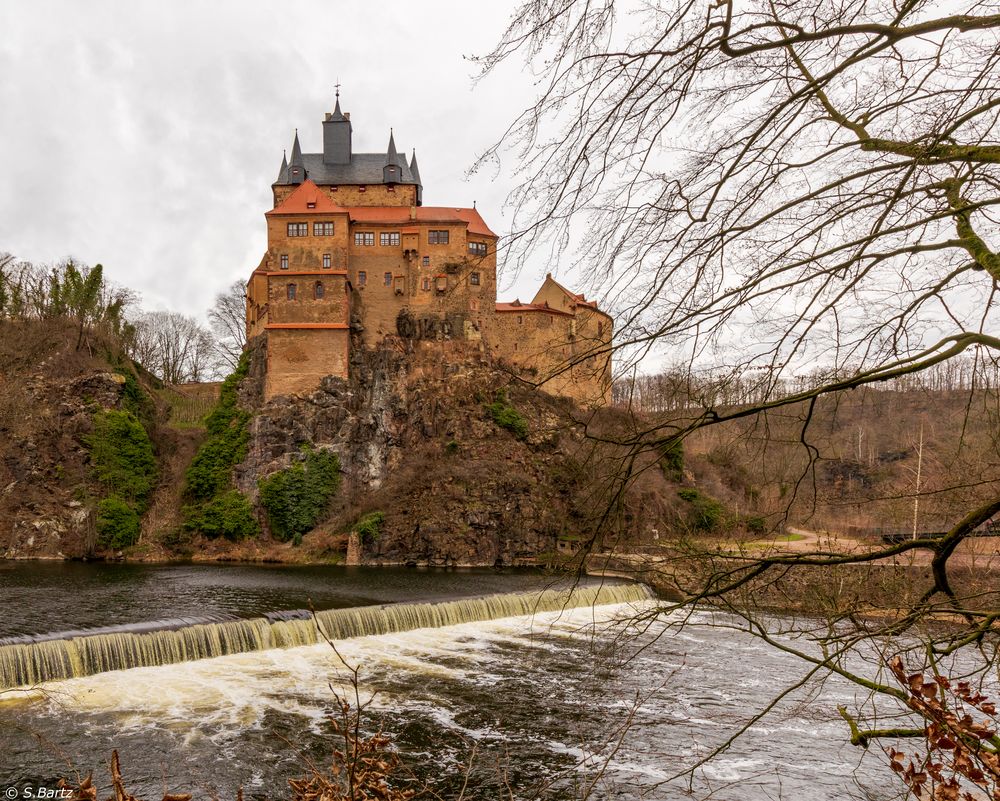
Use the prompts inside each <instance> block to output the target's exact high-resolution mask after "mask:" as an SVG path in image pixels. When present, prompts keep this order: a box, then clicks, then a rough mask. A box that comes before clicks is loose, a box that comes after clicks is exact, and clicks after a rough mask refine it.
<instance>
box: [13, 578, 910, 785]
mask: <svg viewBox="0 0 1000 801" xmlns="http://www.w3.org/2000/svg"><path fill="white" fill-rule="evenodd" d="M551 582H552V579H551V577H547V576H545V575H543V574H539V573H533V572H495V571H448V572H445V571H413V570H398V571H396V570H345V569H342V568H284V567H283V568H271V567H257V566H254V567H245V566H131V565H130V566H116V565H79V564H77V565H63V564H57V565H37V564H13V565H12V564H2V563H0V637H6V638H12V637H21V636H23V635H29V634H30V635H39V634H42V635H45V634H49V633H53V632H65V631H79V630H90V629H100V628H106V627H114V626H122V625H132V624H137V623H142V622H145V621H153V620H158V621H171V620H172V621H178V620H188V619H191V620H203V619H221V620H227V619H232V618H234V617H236V618H238V617H252V616H259V615H263V614H269V613H275V612H282V611H285V610H291V609H302V608H306V607H308V606H309V604H310V602H311V603H312V604H313V605H314V606H315V607H316V608H317V609H320V608H335V607H345V606H362V605H370V604H378V603H387V602H390V603H391V602H400V601H411V600H418V599H419V600H443V599H455V598H462V597H467V596H478V595H483V594H488V593H498V592H523V591H525V590H528V589H534V588H538V589H541V588H542V587H544V586H549V585H550V584H551ZM651 608H652V602H650V601H642V602H637V603H632V604H608V605H601V606H596V607H584V608H577V609H568V610H563V611H557V612H544V613H539V614H536V615H532V616H519V617H509V618H503V619H499V620H490V621H485V622H483V621H478V622H470V623H463V624H460V625H451V626H443V627H440V628H424V629H417V630H413V631H405V632H397V633H393V634H385V635H377V636H368V637H358V638H354V639H350V640H343V641H341V642H338V643H337V649H338V651H339V652H340V654H341V656H342V657H343V658H344V659H346V660H347V661H348V662H351V663H354V664H356V665H359V666H360V668H361V677H362V678H361V684H362V690H363V692H364V693H365V695H366V697H367V696H368V695H371V694H372V693H375V694H376V695H375V698H374V701H373V702H372V705H371V707H370V709H369V716H368V718H367V719H366V720H367V724H368V725H369V727H375V726H378V725H382V726H383V727H384V729H385V731H386V732H388V733H389V734H390V735H391V736H392V737H393V739H394V741H395V743H396V745H397V746H398V748H399V750H400V752H401V753H402V754H403V756H404V759H405V761H406V763H407V765H409V766H410V767H411V769H412V771H413V773H414V774H415V775H416V776H417V777H419V778H420V779H421V780H423V781H425V782H428V783H429V784H430V785H431V786H432V788H433V789H434V790H435V791H436V792H437V793H439V794H440V796H441V797H443V798H455V797H457V795H458V793H459V790H460V788H461V785H462V783H463V782H464V778H463V775H464V774H465V773H466V772H469V787H468V789H467V791H466V796H465V798H466V799H469V801H472V800H473V799H475V800H476V801H497V800H498V799H500V798H509V796H508V795H506V792H505V789H504V787H505V786H509V787H510V788H511V790H512V792H513V797H514V798H516V799H528V798H548V799H554V800H558V801H570V799H575V798H578V797H581V796H582V794H583V791H584V790H586V789H587V788H589V787H591V785H593V791H592V793H591V795H590V796H589V797H590V798H594V799H629V800H632V799H635V800H636V801H638V799H662V800H664V801H667V800H668V799H669V800H672V799H688V798H709V797H710V798H712V799H728V800H731V801H757V800H758V799H760V800H761V801H762V800H763V799H778V798H785V799H803V800H804V801H826V800H827V799H829V800H830V801H832V800H833V799H838V800H839V799H849V798H858V799H875V800H878V801H881V800H882V799H889V798H896V797H900V796H899V793H898V792H895V791H894V790H895V788H894V787H893V785H892V781H893V780H892V777H891V775H890V773H889V771H888V769H887V768H886V767H885V766H884V760H883V759H882V758H881V756H880V754H879V753H878V751H877V749H875V748H873V749H872V753H870V754H868V755H867V756H865V757H864V758H863V753H864V752H862V751H860V750H859V749H857V748H854V747H852V746H850V745H849V744H847V743H846V732H845V726H844V724H843V721H841V719H840V718H839V717H838V716H837V713H836V706H837V704H839V703H847V704H852V703H854V702H855V700H856V699H855V694H854V690H853V688H852V687H850V686H847V685H846V684H842V683H838V682H835V681H829V682H827V683H826V684H825V685H824V686H823V687H822V688H820V689H818V690H816V691H815V692H813V693H812V694H811V695H810V696H809V697H808V698H804V697H802V696H799V697H797V698H793V699H791V700H790V701H788V702H785V703H782V704H780V705H779V707H778V708H777V709H776V710H775V712H774V713H772V714H771V715H769V716H768V717H766V718H765V719H764V720H763V721H761V722H759V723H757V724H755V725H754V726H753V727H752V728H751V729H750V730H749V732H747V733H746V734H745V735H744V736H743V737H741V738H740V739H738V740H737V741H736V742H735V743H734V744H733V745H732V746H731V747H730V748H729V749H728V750H727V751H726V752H725V753H724V754H722V755H721V756H719V757H717V758H715V759H714V760H712V761H711V762H710V763H709V764H708V765H706V766H704V767H702V768H699V769H697V770H695V771H694V773H693V775H692V777H691V779H690V785H689V784H688V780H687V779H686V778H683V779H673V778H672V777H673V776H674V775H675V774H677V773H678V772H681V771H682V770H683V769H684V768H685V767H688V766H691V765H693V764H694V763H695V762H696V761H697V760H698V758H699V757H700V756H702V755H704V754H705V753H707V752H708V750H710V749H711V748H712V747H713V746H715V745H718V744H719V743H721V742H723V741H725V739H726V738H727V737H728V736H729V735H730V734H731V733H732V732H733V731H734V730H735V728H736V727H737V726H739V725H740V723H741V722H743V721H745V720H746V719H747V718H748V717H749V716H750V715H751V714H753V712H754V711H756V710H758V709H760V708H761V707H762V706H763V705H764V704H765V703H767V702H768V701H769V700H770V699H771V697H772V696H773V695H774V694H775V693H776V692H778V691H779V690H780V689H781V688H782V687H784V686H785V685H787V684H789V683H792V682H794V681H795V680H797V679H799V678H801V677H802V675H803V673H804V668H803V666H802V665H801V664H799V663H798V662H796V661H795V660H793V659H792V658H790V657H788V656H786V655H782V654H780V653H777V652H775V651H773V650H770V649H768V648H766V647H765V646H764V645H762V644H761V643H759V642H758V641H756V640H754V639H752V638H751V637H749V636H748V635H745V634H740V633H738V632H734V631H732V630H727V629H724V628H718V627H715V626H712V625H709V624H710V623H711V622H712V620H713V619H712V618H711V617H710V616H709V615H708V614H707V613H705V614H703V615H700V616H696V617H695V619H694V620H693V621H691V622H692V625H689V626H686V627H685V628H683V629H682V630H676V629H675V627H673V626H671V625H670V624H671V621H670V620H668V619H666V618H662V617H661V618H656V617H653V618H652V619H649V620H647V623H646V625H645V627H644V631H643V632H642V633H640V634H634V633H633V634H632V635H630V636H628V637H623V636H622V635H623V631H624V629H623V623H622V620H623V619H624V618H625V617H627V616H633V615H635V614H636V613H647V612H649V610H650V609H651ZM716 622H717V621H716ZM344 680H345V673H344V671H343V667H342V664H341V663H340V661H339V659H338V657H337V656H336V654H335V653H334V652H333V649H331V648H330V647H329V645H327V644H325V643H323V644H319V645H308V646H301V647H296V648H287V649H273V650H267V651H261V652H255V653H242V654H233V655H229V656H223V657H218V658H214V659H205V660H200V661H193V662H186V663H182V664H175V665H166V666H159V667H144V668H135V669H132V670H122V671H115V672H111V673H104V674H100V675H95V676H88V677H83V678H77V679H70V680H65V681H58V682H50V683H47V684H45V685H42V686H41V687H40V688H36V689H33V690H31V691H30V692H20V691H14V692H8V693H5V694H3V695H0V790H2V789H3V788H5V787H7V786H9V785H16V786H18V787H24V786H25V785H28V784H30V785H32V786H35V787H37V786H49V787H52V786H54V785H55V782H56V781H57V779H58V777H60V776H66V775H69V776H72V775H74V770H79V771H80V772H81V773H83V774H84V775H85V774H86V773H87V772H89V771H90V770H91V769H94V770H95V779H96V780H97V783H98V785H99V786H100V787H101V788H102V792H101V797H105V796H106V795H107V794H108V790H109V787H108V782H107V780H106V769H105V767H104V766H105V765H106V763H107V760H108V757H109V755H110V752H111V750H112V748H117V749H118V751H119V752H120V754H121V758H122V766H123V771H124V774H125V777H126V780H127V784H128V788H129V790H130V791H131V792H132V793H134V794H136V795H137V796H140V797H146V798H149V799H153V798H159V797H160V796H161V795H162V793H163V791H164V788H165V787H166V788H167V789H169V790H171V791H175V792H183V791H188V792H194V793H195V796H196V797H211V796H212V795H216V796H217V797H219V798H221V799H231V798H235V796H236V791H237V788H238V787H240V786H242V787H243V788H244V795H245V797H246V798H248V799H249V798H261V799H263V798H283V797H287V796H288V792H287V780H288V779H289V778H292V777H296V776H302V775H304V774H305V773H306V772H307V771H306V766H307V765H308V764H309V762H310V761H312V762H315V763H316V764H319V765H322V764H324V763H327V762H328V755H329V754H330V752H331V750H332V748H333V747H334V743H335V741H334V738H333V737H332V735H331V732H330V728H329V725H328V722H327V719H326V716H327V714H328V713H329V712H330V710H331V708H332V704H331V702H332V693H331V689H330V687H329V683H331V682H332V683H333V684H334V686H335V687H342V686H343V682H344ZM470 760H471V763H472V768H471V771H469V770H468V768H467V767H466V766H467V765H468V764H469V763H470ZM689 789H690V790H691V791H692V792H691V793H690V794H689V792H688V791H689Z"/></svg>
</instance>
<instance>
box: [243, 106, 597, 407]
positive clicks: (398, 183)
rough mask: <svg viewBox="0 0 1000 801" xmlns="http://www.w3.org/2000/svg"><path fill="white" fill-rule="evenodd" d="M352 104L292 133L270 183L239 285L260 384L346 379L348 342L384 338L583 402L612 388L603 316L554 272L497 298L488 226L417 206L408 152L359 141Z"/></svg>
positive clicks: (287, 386)
mask: <svg viewBox="0 0 1000 801" xmlns="http://www.w3.org/2000/svg"><path fill="white" fill-rule="evenodd" d="M352 139H353V129H352V125H351V115H350V114H344V113H342V112H341V110H340V97H339V92H338V96H337V101H336V107H335V108H334V110H333V112H332V113H329V114H327V115H326V118H325V119H324V120H323V152H322V153H303V152H302V149H301V146H300V145H299V136H298V131H296V133H295V140H294V142H293V144H292V154H291V159H290V160H288V159H287V157H283V158H282V161H281V168H280V170H279V172H278V178H277V180H276V181H275V182H274V183H273V184H272V185H271V189H272V193H273V200H274V206H273V208H272V209H271V210H270V211H268V212H267V213H266V214H265V215H264V216H265V218H266V220H267V252H266V253H265V254H264V257H263V258H262V259H261V262H260V265H259V266H258V267H257V269H256V270H254V272H253V274H252V275H251V277H250V280H249V282H248V284H247V312H246V314H247V317H246V324H247V334H248V337H255V336H264V337H265V340H266V349H267V376H266V380H265V396H266V397H267V398H271V397H274V396H276V395H286V394H296V393H305V392H309V391H311V390H313V389H315V388H316V387H318V386H319V383H320V380H321V379H322V378H323V377H325V376H328V375H334V376H340V377H344V378H346V377H347V376H348V373H349V367H350V363H351V349H352V348H357V347H366V348H371V347H375V346H377V345H379V344H380V343H381V342H382V341H383V340H384V339H386V338H387V337H398V338H400V339H404V340H415V341H420V340H432V341H439V340H453V341H457V342H464V343H466V344H467V346H468V347H469V348H471V349H475V350H477V351H478V352H479V353H480V354H481V355H482V356H483V357H485V358H488V359H490V360H491V361H494V362H498V363H500V364H505V365H508V366H509V367H510V368H511V369H512V371H514V372H517V373H519V374H520V375H522V376H523V377H524V378H526V379H527V380H529V381H531V382H533V383H535V384H537V385H539V386H540V388H541V389H542V390H544V391H547V392H550V393H552V394H556V395H565V396H568V397H571V398H573V399H575V400H576V401H578V402H580V403H583V404H586V405H602V404H607V403H608V402H609V401H610V394H611V356H610V353H611V350H610V345H611V335H612V327H613V321H612V319H611V317H610V316H608V315H607V314H605V313H604V312H602V311H600V310H599V309H598V308H597V304H596V303H595V302H593V301H588V300H586V299H585V298H584V296H583V295H579V294H575V293H573V292H570V291H569V290H567V289H566V288H564V287H563V286H562V285H560V284H559V283H557V282H556V281H555V280H554V279H553V278H552V276H551V274H550V275H549V276H548V277H547V278H546V279H545V282H544V283H543V284H542V286H541V288H540V289H539V290H538V293H537V294H536V295H535V297H534V298H533V299H532V300H531V302H530V303H521V302H520V301H519V300H515V301H514V302H512V303H497V302H496V278H497V276H496V263H497V262H496V255H497V240H498V237H497V235H496V234H495V233H493V231H492V230H490V227H489V226H488V225H487V224H486V222H485V220H483V218H482V216H480V214H479V212H478V211H477V210H476V209H475V208H471V209H469V208H454V207H450V206H447V207H446V206H424V205H423V182H422V180H421V177H420V171H419V170H418V168H417V158H416V153H415V152H414V153H413V155H411V156H410V158H409V160H407V158H406V157H405V155H404V156H401V155H400V154H399V152H398V151H397V149H396V143H395V138H394V136H393V133H392V132H391V131H390V133H389V145H388V147H387V149H386V151H385V152H383V153H356V152H354V149H353V141H352Z"/></svg>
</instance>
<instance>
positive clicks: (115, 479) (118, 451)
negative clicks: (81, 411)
mask: <svg viewBox="0 0 1000 801" xmlns="http://www.w3.org/2000/svg"><path fill="white" fill-rule="evenodd" d="M84 444H85V445H86V446H87V447H88V448H89V450H90V460H91V462H92V463H93V465H94V472H95V473H96V474H97V480H98V481H100V482H101V484H103V485H104V486H105V487H106V488H107V489H109V490H110V491H111V492H112V493H113V494H115V495H117V496H118V497H119V499H121V500H125V501H128V502H130V503H132V504H134V505H135V507H136V509H138V510H144V509H145V505H146V503H147V501H148V500H149V496H150V494H151V493H152V491H153V487H154V486H155V484H156V456H155V455H154V454H153V443H152V442H150V440H149V434H147V433H146V429H145V428H143V427H142V424H141V423H140V422H139V421H138V420H137V419H136V417H135V415H133V414H132V413H131V412H119V411H116V410H114V409H107V410H104V411H100V412H98V413H97V414H95V415H94V428H93V431H91V433H90V434H89V435H87V436H86V437H84Z"/></svg>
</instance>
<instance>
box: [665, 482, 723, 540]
mask: <svg viewBox="0 0 1000 801" xmlns="http://www.w3.org/2000/svg"><path fill="white" fill-rule="evenodd" d="M677 495H678V497H680V498H681V500H684V501H687V502H688V503H690V504H691V509H690V512H689V514H688V524H689V525H690V526H691V527H692V528H694V529H696V530H697V531H704V532H709V531H718V530H719V529H720V528H721V527H722V526H723V525H724V524H725V523H726V522H727V519H728V515H727V514H726V508H725V507H724V506H723V505H722V504H721V503H719V502H718V501H717V500H715V498H710V497H709V496H707V495H702V494H701V493H700V492H698V490H696V489H690V488H685V489H680V490H678V491H677Z"/></svg>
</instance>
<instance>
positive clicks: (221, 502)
mask: <svg viewBox="0 0 1000 801" xmlns="http://www.w3.org/2000/svg"><path fill="white" fill-rule="evenodd" d="M184 517H185V520H184V528H185V529H187V530H188V531H199V532H201V533H202V534H204V535H205V536H206V537H211V538H213V539H214V538H216V537H225V538H226V539H227V540H233V541H238V540H244V539H246V538H248V537H255V536H256V535H257V534H259V533H260V524H259V523H258V522H257V518H256V517H254V513H253V508H252V507H251V506H250V501H249V500H247V497H246V496H245V495H244V494H243V493H242V492H239V491H238V490H230V491H229V492H224V493H222V494H221V495H218V496H216V497H215V498H213V499H212V500H210V501H208V502H206V503H203V504H200V505H198V506H195V507H190V506H188V507H185V508H184Z"/></svg>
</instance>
